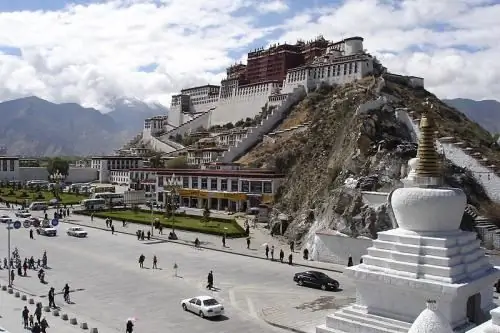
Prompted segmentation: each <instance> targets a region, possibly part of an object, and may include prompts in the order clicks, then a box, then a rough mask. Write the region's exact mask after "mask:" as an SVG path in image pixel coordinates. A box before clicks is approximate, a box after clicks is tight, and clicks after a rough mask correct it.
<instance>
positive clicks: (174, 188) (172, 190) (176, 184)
mask: <svg viewBox="0 0 500 333" xmlns="http://www.w3.org/2000/svg"><path fill="white" fill-rule="evenodd" d="M165 187H166V188H167V190H168V192H169V203H170V208H171V210H172V211H171V214H172V222H174V221H175V209H176V207H175V205H174V203H173V197H174V195H177V194H178V190H179V189H180V188H181V187H182V182H181V181H180V179H177V178H176V177H175V174H172V177H170V179H168V180H167V182H166V184H165ZM165 208H166V205H165ZM173 229H174V223H172V230H173Z"/></svg>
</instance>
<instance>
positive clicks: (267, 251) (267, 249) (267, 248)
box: [266, 244, 269, 259]
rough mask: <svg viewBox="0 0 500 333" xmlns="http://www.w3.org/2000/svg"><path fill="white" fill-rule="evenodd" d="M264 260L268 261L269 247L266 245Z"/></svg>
mask: <svg viewBox="0 0 500 333" xmlns="http://www.w3.org/2000/svg"><path fill="white" fill-rule="evenodd" d="M266 259H269V245H267V244H266Z"/></svg>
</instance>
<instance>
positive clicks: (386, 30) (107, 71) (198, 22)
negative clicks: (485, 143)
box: [0, 0, 500, 107]
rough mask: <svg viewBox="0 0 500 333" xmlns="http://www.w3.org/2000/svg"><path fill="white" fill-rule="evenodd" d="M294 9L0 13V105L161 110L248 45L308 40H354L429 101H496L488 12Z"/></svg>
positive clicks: (496, 28)
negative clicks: (418, 79)
mask: <svg viewBox="0 0 500 333" xmlns="http://www.w3.org/2000/svg"><path fill="white" fill-rule="evenodd" d="M294 3H295V4H296V3H297V2H291V1H290V2H288V4H289V5H290V6H291V7H290V8H288V6H287V3H285V2H284V1H273V0H219V1H206V0H189V1H186V0H111V1H99V2H98V3H94V4H90V5H70V6H68V7H66V8H64V9H61V10H59V11H33V12H29V11H23V12H12V13H7V12H4V13H0V80H1V82H2V85H3V87H2V88H3V89H1V90H0V100H5V99H9V98H17V97H21V96H26V95H37V96H39V97H42V98H46V99H49V100H52V101H56V102H65V101H72V102H78V103H81V104H83V105H85V106H96V107H99V106H102V105H104V104H106V102H107V100H110V99H114V98H116V97H121V96H127V97H133V98H138V99H141V100H145V101H160V102H162V103H164V104H166V105H168V103H169V99H170V96H171V95H172V94H174V93H177V92H178V91H179V90H180V89H181V88H184V87H188V86H191V85H198V84H205V83H215V84H217V83H218V82H220V79H221V78H222V77H223V75H224V72H225V67H226V66H227V65H229V64H231V63H234V62H237V61H239V60H240V59H241V58H242V53H245V51H247V50H249V49H250V48H253V47H255V46H256V45H252V44H253V43H255V42H256V41H259V43H258V44H261V45H264V44H268V43H273V42H274V41H280V42H284V41H287V42H293V41H295V40H296V39H297V38H302V39H310V38H313V37H315V36H317V35H318V34H323V35H324V36H325V37H326V38H329V39H332V40H338V39H340V38H342V37H347V36H352V35H360V36H363V37H365V48H367V49H368V51H370V52H372V53H373V54H375V55H376V56H377V57H379V58H380V59H382V62H383V63H384V65H386V66H387V67H388V68H389V69H390V70H391V71H394V72H400V73H408V74H412V75H418V76H423V77H424V78H425V79H426V86H427V88H428V89H429V90H430V91H432V92H434V93H436V94H438V96H440V97H459V96H460V97H470V98H477V99H481V98H495V99H499V100H500V62H498V61H497V60H496V59H497V57H498V54H500V46H499V45H498V43H497V41H496V37H497V36H500V21H498V19H497V18H498V17H499V16H500V5H495V4H494V1H484V0H453V1H435V0H407V1H399V0H398V1H396V0H385V1H375V0H348V1H344V2H342V3H338V4H334V5H332V4H331V2H330V1H326V0H325V2H324V3H322V1H313V2H310V3H311V8H308V9H307V10H296V9H295V8H294V7H293V6H292V5H293V4H294ZM268 13H274V14H276V15H278V14H279V15H281V16H282V17H283V20H282V22H280V23H281V25H279V26H273V25H272V24H271V23H269V21H268V23H267V25H265V24H266V19H265V18H266V17H267V14H268ZM294 15H295V16H294ZM276 17H278V16H276ZM292 17H294V19H292ZM26 22H29V24H26ZM274 22H275V21H274ZM283 31H286V32H283ZM262 39H263V40H262ZM2 46H6V47H9V48H19V49H21V51H22V57H17V56H11V55H6V54H2V53H1V49H2ZM257 46H258V45H257ZM466 46H467V47H468V48H474V49H476V50H477V51H476V52H467V51H466V48H465V47H466ZM419 47H420V50H419ZM421 50H423V51H421ZM151 64H157V65H158V66H157V67H156V69H155V70H154V71H153V72H150V73H144V72H141V71H140V70H139V69H140V68H142V67H143V66H146V65H151Z"/></svg>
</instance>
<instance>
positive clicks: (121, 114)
mask: <svg viewBox="0 0 500 333" xmlns="http://www.w3.org/2000/svg"><path fill="white" fill-rule="evenodd" d="M107 108H108V109H110V110H111V111H110V112H109V113H107V115H108V116H110V117H111V118H112V119H113V120H114V121H115V123H116V125H117V126H118V127H119V128H120V129H121V130H124V131H130V132H132V133H133V134H134V135H135V134H137V132H139V131H142V127H143V125H144V119H146V118H150V117H153V116H157V115H160V114H167V113H168V108H166V107H164V106H163V105H160V104H156V103H144V102H142V101H139V100H137V99H124V98H121V99H117V100H115V101H114V102H113V103H111V104H109V105H107Z"/></svg>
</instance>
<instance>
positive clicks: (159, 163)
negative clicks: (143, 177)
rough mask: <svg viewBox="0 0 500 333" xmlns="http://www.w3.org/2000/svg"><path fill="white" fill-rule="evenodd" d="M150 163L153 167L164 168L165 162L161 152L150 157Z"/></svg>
mask: <svg viewBox="0 0 500 333" xmlns="http://www.w3.org/2000/svg"><path fill="white" fill-rule="evenodd" d="M149 165H150V166H151V168H156V169H158V168H163V167H164V166H165V165H164V163H163V160H162V159H161V154H154V155H153V156H152V157H151V158H150V159H149Z"/></svg>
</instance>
